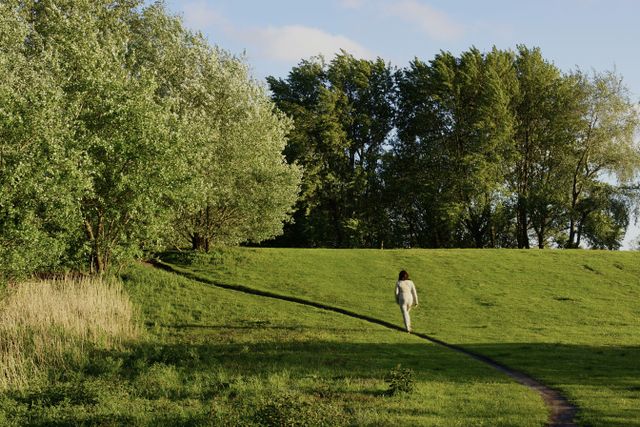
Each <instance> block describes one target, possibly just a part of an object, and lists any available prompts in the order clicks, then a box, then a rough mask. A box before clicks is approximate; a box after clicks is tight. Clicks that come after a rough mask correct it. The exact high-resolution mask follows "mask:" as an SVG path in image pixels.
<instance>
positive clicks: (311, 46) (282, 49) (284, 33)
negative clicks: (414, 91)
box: [182, 0, 375, 62]
mask: <svg viewBox="0 0 640 427" xmlns="http://www.w3.org/2000/svg"><path fill="white" fill-rule="evenodd" d="M341 1H345V2H350V3H352V4H353V5H355V4H356V3H362V2H364V1H365V0H341ZM182 8H183V11H184V21H185V24H186V25H187V27H189V28H192V29H194V30H200V31H206V30H213V29H217V30H219V31H221V32H222V33H224V34H225V36H226V37H228V38H230V39H233V40H236V41H238V42H240V43H243V44H246V45H247V46H246V48H247V53H249V54H250V55H251V56H258V57H262V58H266V59H269V60H274V61H282V62H291V61H299V60H300V59H301V58H308V57H311V56H315V55H324V56H325V57H327V58H330V57H332V56H333V55H334V54H335V53H337V52H339V51H340V49H344V50H346V51H348V52H349V53H351V54H352V55H354V56H356V57H360V58H373V57H374V56H375V55H374V54H373V53H372V52H371V51H370V50H368V49H367V48H365V47H364V46H363V45H361V44H360V43H358V42H356V41H355V40H352V39H350V38H348V37H346V36H344V35H341V34H332V33H329V32H327V31H324V30H322V29H320V28H314V27H308V26H304V25H284V26H267V27H253V28H241V27H238V26H236V25H235V24H234V23H233V22H230V21H229V20H228V19H227V18H226V17H224V16H223V15H222V14H220V13H219V12H218V11H217V10H216V9H214V8H213V7H211V6H210V5H209V4H208V3H207V2H206V1H203V0H195V1H188V2H185V3H184V4H183V6H182Z"/></svg>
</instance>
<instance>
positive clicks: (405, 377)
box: [384, 364, 414, 396]
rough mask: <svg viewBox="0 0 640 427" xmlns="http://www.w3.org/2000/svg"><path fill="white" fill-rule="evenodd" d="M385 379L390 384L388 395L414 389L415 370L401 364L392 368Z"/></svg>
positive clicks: (408, 391)
mask: <svg viewBox="0 0 640 427" xmlns="http://www.w3.org/2000/svg"><path fill="white" fill-rule="evenodd" d="M384 380H385V382H386V383H387V384H389V390H387V395H388V396H395V395H396V394H400V393H410V392H411V391H413V383H414V380H413V371H412V370H411V369H409V368H403V367H402V365H400V364H398V365H397V366H396V367H395V368H393V369H391V371H389V374H387V376H386V377H385V379H384Z"/></svg>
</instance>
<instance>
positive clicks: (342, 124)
mask: <svg viewBox="0 0 640 427" xmlns="http://www.w3.org/2000/svg"><path fill="white" fill-rule="evenodd" d="M267 81H268V82H269V87H270V89H271V92H272V93H273V100H274V101H275V103H276V105H277V106H278V107H279V108H280V109H281V110H282V111H284V112H285V113H286V114H288V115H290V116H291V117H292V118H293V122H294V129H293V131H292V132H291V133H290V135H289V142H288V144H287V147H286V150H285V153H286V155H287V158H288V159H289V161H295V162H298V163H299V164H300V165H302V166H303V167H304V174H303V177H302V184H301V195H300V200H299V201H298V204H297V206H296V213H295V224H294V225H293V226H290V227H288V228H287V234H286V235H285V237H284V238H283V239H281V240H279V241H278V244H287V245H296V246H299V245H306V246H318V245H321V246H337V247H352V246H374V247H376V246H380V244H381V242H382V240H384V236H383V235H384V233H385V231H384V218H385V215H384V211H383V210H381V209H378V205H379V203H380V191H379V188H381V186H382V185H383V184H382V182H381V181H380V177H379V174H378V169H379V162H380V159H381V156H382V153H383V151H384V147H383V145H384V143H385V141H386V140H387V135H388V134H389V132H390V131H391V129H392V128H393V116H394V111H393V94H394V92H393V79H392V74H391V68H390V66H389V65H387V64H386V63H385V62H384V61H383V60H382V59H379V58H378V59H377V60H375V61H372V60H364V59H356V58H354V57H353V56H352V55H350V54H348V53H346V52H342V53H340V54H338V55H336V56H335V58H333V60H332V61H331V62H330V63H326V62H325V61H324V59H323V58H312V59H310V60H303V61H301V62H300V63H299V64H298V66H296V67H294V68H293V69H292V70H291V72H290V73H289V75H288V77H287V78H286V79H276V78H274V77H269V78H267Z"/></svg>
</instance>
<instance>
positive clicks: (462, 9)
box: [166, 0, 640, 246]
mask: <svg viewBox="0 0 640 427" xmlns="http://www.w3.org/2000/svg"><path fill="white" fill-rule="evenodd" d="M166 4H167V7H168V9H169V10H170V11H172V12H174V13H177V14H179V15H182V17H183V18H184V21H185V23H186V25H187V27H189V28H191V29H193V30H198V31H201V32H202V33H203V34H204V35H205V36H206V37H207V38H208V40H209V41H210V42H211V43H212V44H216V45H218V46H220V47H222V48H224V49H226V50H229V51H231V52H233V53H236V54H243V53H244V55H245V57H246V59H247V61H248V63H249V64H250V66H251V68H252V72H253V75H254V77H255V78H257V79H260V80H262V79H264V78H265V77H266V76H269V75H273V76H276V77H286V75H287V73H288V71H289V70H290V69H291V67H292V66H294V65H296V64H297V63H298V62H299V61H300V59H302V58H308V57H310V56H313V55H317V54H319V53H321V54H323V55H325V57H327V58H330V57H331V56H332V55H333V53H335V52H336V51H337V50H339V49H340V48H343V49H345V50H347V51H348V52H350V53H352V54H354V55H355V56H358V57H366V58H375V57H378V56H379V57H381V58H383V59H385V60H387V61H389V62H391V64H392V65H395V66H398V67H403V66H405V65H406V64H407V63H408V62H409V61H410V60H411V59H413V58H414V57H418V58H420V59H423V60H430V59H431V58H433V56H434V55H435V54H436V53H437V52H439V51H440V50H447V51H451V52H452V53H454V54H458V53H460V52H462V51H464V50H466V49H468V48H469V47H471V46H476V47H477V48H479V49H480V50H481V51H486V50H489V49H491V47H492V46H494V45H495V46H496V47H498V48H500V49H513V48H515V46H516V45H517V44H526V45H527V46H529V47H534V46H537V47H540V48H541V49H542V54H543V55H544V57H545V58H547V59H548V60H550V61H552V62H553V63H555V64H556V65H557V66H558V67H559V68H560V69H562V70H563V71H570V70H572V69H576V68H580V69H582V70H584V71H589V70H592V69H593V70H596V71H605V70H612V69H615V70H616V71H617V72H618V73H619V74H620V75H622V76H623V77H624V81H625V82H626V85H627V87H628V88H629V89H630V91H631V96H632V99H633V100H634V101H638V100H639V99H640V48H639V47H638V41H639V40H640V22H639V21H640V1H637V0H555V1H554V0H536V1H518V0H511V1H507V0H482V1H481V0H476V1H474V0H449V1H446V0H324V1H303V0H299V1H293V0H269V1H257V0H256V1H251V0H185V1H177V0H167V1H166ZM639 233H640V228H639V227H637V226H634V227H632V229H631V230H630V232H629V233H628V236H627V239H626V246H628V245H629V243H628V242H629V241H630V240H632V239H635V240H637V238H638V234H639Z"/></svg>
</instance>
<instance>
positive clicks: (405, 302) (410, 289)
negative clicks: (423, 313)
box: [396, 270, 418, 333]
mask: <svg viewBox="0 0 640 427" xmlns="http://www.w3.org/2000/svg"><path fill="white" fill-rule="evenodd" d="M396 302H397V303H398V305H400V310H401V311H402V318H403V319H404V327H405V328H406V329H407V332H409V333H411V318H410V317H409V311H410V310H411V308H413V307H415V306H417V305H418V293H417V292H416V285H414V284H413V282H412V281H411V280H409V273H407V272H406V271H404V270H402V271H401V272H400V274H399V275H398V282H397V283H396Z"/></svg>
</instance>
